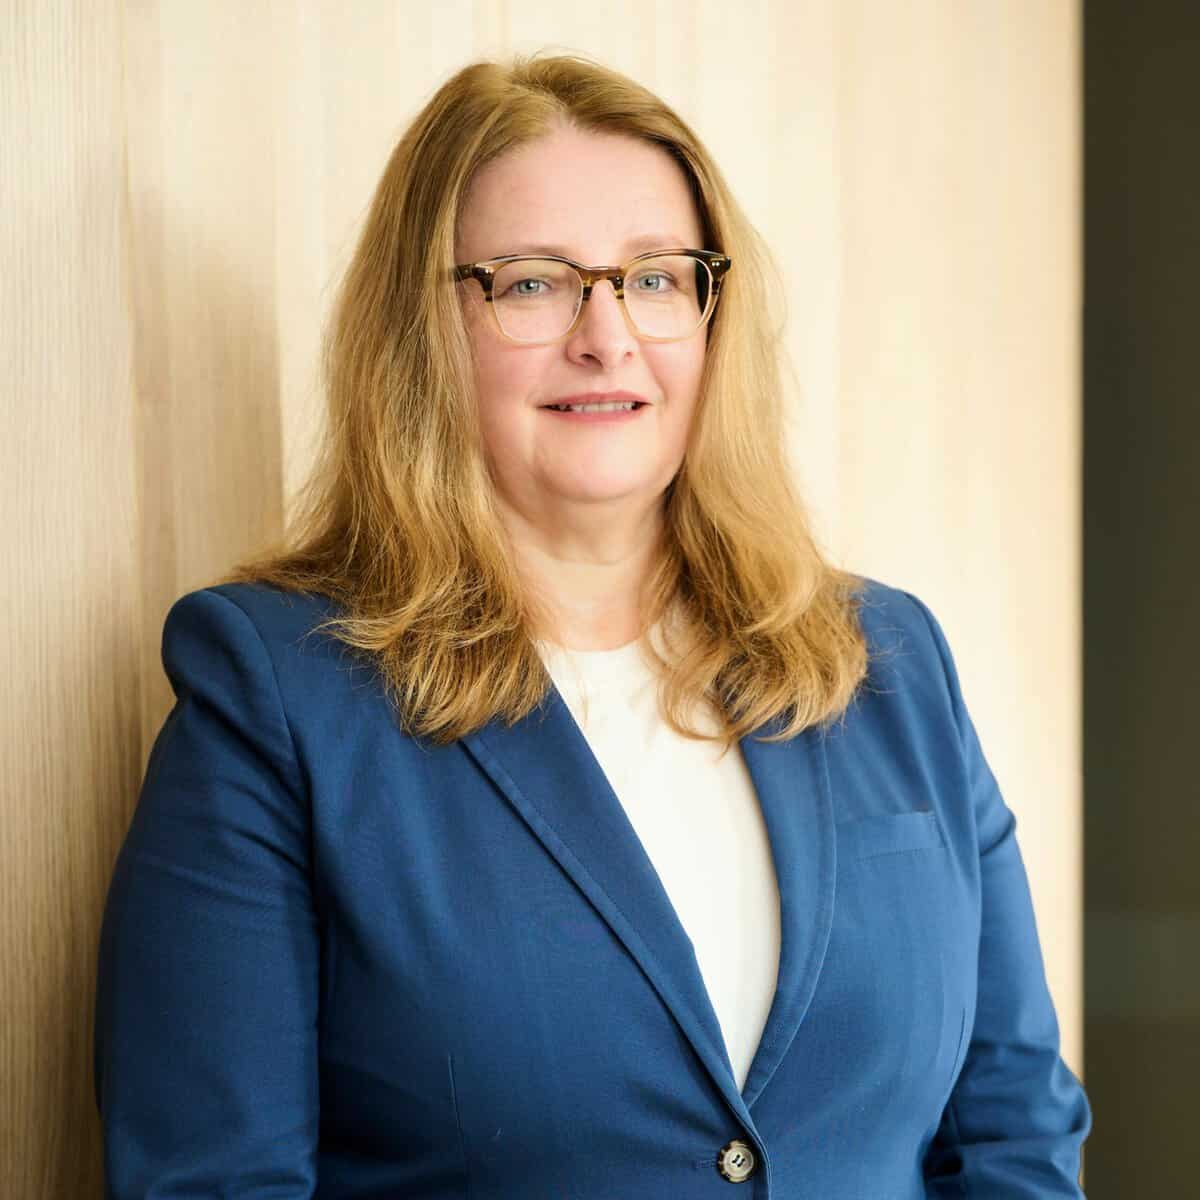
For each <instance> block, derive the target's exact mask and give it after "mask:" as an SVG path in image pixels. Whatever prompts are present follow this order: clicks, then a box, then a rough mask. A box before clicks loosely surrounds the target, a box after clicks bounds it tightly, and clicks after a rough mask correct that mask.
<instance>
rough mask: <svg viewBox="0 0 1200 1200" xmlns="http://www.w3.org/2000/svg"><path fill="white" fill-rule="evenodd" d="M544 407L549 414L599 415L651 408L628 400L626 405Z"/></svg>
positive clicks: (544, 405) (643, 402)
mask: <svg viewBox="0 0 1200 1200" xmlns="http://www.w3.org/2000/svg"><path fill="white" fill-rule="evenodd" d="M542 407H543V408H544V409H546V410H547V411H549V412H574V413H597V412H637V410H638V409H639V408H649V407H650V406H649V404H647V403H646V402H645V401H642V400H628V401H625V402H624V403H613V404H579V405H575V404H543V405H542Z"/></svg>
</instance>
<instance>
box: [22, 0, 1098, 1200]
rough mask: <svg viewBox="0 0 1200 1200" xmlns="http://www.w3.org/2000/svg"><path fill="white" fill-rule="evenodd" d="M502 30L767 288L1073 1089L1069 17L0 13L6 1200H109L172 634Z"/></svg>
mask: <svg viewBox="0 0 1200 1200" xmlns="http://www.w3.org/2000/svg"><path fill="white" fill-rule="evenodd" d="M535 47H550V48H560V49H564V50H579V51H583V52H585V53H587V54H591V55H593V56H596V57H599V58H601V59H603V60H604V61H606V62H608V63H610V64H611V65H613V66H615V67H617V68H619V69H622V70H625V71H627V72H629V73H630V74H632V75H634V76H635V77H636V78H639V79H640V80H642V81H643V82H645V83H646V84H648V85H649V86H651V87H652V88H654V89H656V90H657V91H658V92H660V94H662V95H663V96H664V97H665V98H666V99H667V100H668V101H670V102H671V103H673V104H674V105H675V106H676V107H677V108H678V109H679V110H680V112H681V113H682V114H683V115H684V117H685V118H686V119H687V120H688V121H689V122H691V123H692V124H693V125H694V126H695V127H696V128H697V129H698V130H699V132H700V133H701V135H702V136H703V137H704V138H705V139H706V140H707V142H708V143H709V145H710V146H711V148H712V149H713V151H714V152H715V154H716V156H717V158H718V161H720V162H721V164H722V166H723V169H724V170H725V171H726V173H727V175H728V177H729V178H730V179H731V180H732V181H733V182H734V187H735V190H736V192H737V193H738V195H739V198H740V200H741V201H742V203H743V204H744V205H745V206H746V208H747V209H748V211H749V212H750V214H751V216H752V218H753V219H754V220H755V222H756V223H757V224H758V226H759V227H760V229H761V230H762V231H763V233H764V234H765V235H766V236H767V238H768V240H769V241H770V243H771V245H772V246H773V247H774V249H775V251H776V253H777V255H778V257H779V260H780V263H781V264H782V265H784V266H785V267H786V269H787V272H788V274H789V276H790V278H791V280H792V282H793V290H792V293H791V296H790V300H789V313H790V317H789V320H790V326H789V329H790V335H789V347H790V353H791V357H792V361H793V364H794V377H795V379H794V391H793V395H792V401H793V409H792V412H793V413H794V417H795V420H794V426H793V431H792V436H793V439H794V452H795V460H796V463H797V469H798V471H799V473H800V475H801V477H802V487H803V489H804V491H805V493H806V495H807V496H808V497H809V500H810V503H811V504H812V506H813V510H814V512H815V514H816V516H817V518H818V523H819V529H820V531H821V534H822V536H823V537H824V540H825V543H826V545H827V546H828V548H829V549H830V551H831V552H832V553H833V554H834V555H835V557H836V558H838V559H839V560H840V561H842V562H843V563H845V564H846V565H848V566H850V567H852V568H854V569H857V570H861V571H864V572H866V573H868V574H872V575H875V576H877V577H879V578H882V579H884V580H886V581H888V582H891V583H896V584H899V585H902V586H905V587H908V588H910V589H912V590H916V591H917V592H918V593H919V594H920V595H922V597H923V598H924V599H926V600H927V601H928V602H929V603H930V604H931V605H932V606H933V608H934V611H935V612H936V613H937V614H938V615H939V617H940V618H941V619H942V621H943V624H944V625H945V627H946V630H947V633H948V635H949V637H950V640H951V645H952V646H953V647H954V649H955V651H956V654H957V656H958V660H959V664H960V669H961V672H962V676H963V683H964V688H965V691H966V694H967V699H968V702H969V703H970V705H971V707H972V709H973V712H974V715H975V719H976V723H977V725H978V726H979V728H980V732H981V735H982V738H983V742H984V746H985V749H986V750H987V752H988V755H989V757H990V759H991V761H992V764H993V767H994V769H995V771H996V773H997V775H998V777H999V779H1000V781H1001V784H1002V785H1003V787H1004V789H1005V793H1006V796H1007V799H1008V801H1009V803H1010V805H1011V806H1012V808H1013V809H1014V810H1015V811H1016V813H1017V815H1018V819H1019V825H1020V835H1021V839H1022V844H1023V848H1024V852H1025V855H1026V860H1027V863H1028V866H1029V871H1030V875H1031V878H1032V883H1033V888H1034V894H1035V903H1036V906H1037V912H1038V918H1039V923H1040V928H1041V931H1042V938H1043V944H1044V949H1045V954H1046V958H1047V966H1048V973H1049V976H1050V981H1051V987H1052V990H1053V992H1054V995H1055V998H1056V1001H1057V1003H1058V1007H1059V1012H1060V1017H1061V1021H1062V1025H1063V1031H1064V1044H1065V1052H1066V1057H1067V1059H1068V1061H1069V1062H1070V1063H1071V1065H1072V1066H1073V1067H1074V1068H1075V1069H1076V1070H1077V1071H1080V1072H1081V1071H1082V1063H1081V1061H1080V1039H1081V1033H1080V1031H1081V1001H1080V987H1079V983H1080V944H1081V932H1080V870H1079V859H1080V835H1079V830H1080V805H1081V783H1080V699H1079V697H1080V678H1079V674H1080V673H1079V661H1080V619H1079V603H1080V595H1079V591H1080V573H1079V565H1078V560H1079V512H1078V509H1079V467H1078V460H1079V454H1080V428H1079V425H1080V419H1079V413H1080V403H1079V367H1078V357H1079V296H1080V284H1079V273H1080V272H1079V252H1078V242H1079V149H1078V143H1079V118H1078V108H1079V78H1078V76H1079V58H1080V52H1079V17H1078V13H1077V6H1076V5H1075V4H1074V3H1069V2H1068V0H1049V2H1048V0H979V2H978V3H972V4H969V5H968V4H962V3H959V2H958V0H911V2H910V3H906V4H904V5H895V4H890V3H885V2H884V0H805V2H796V0H745V2H744V3H740V4H738V5H737V6H732V5H730V4H729V3H728V0H658V2H656V3H652V4H651V3H645V2H644V0H622V2H619V3H607V4H603V3H594V2H593V0H566V2H563V0H439V2H438V3H437V4H428V3H425V2H423V0H422V2H420V3H418V2H416V0H410V2H407V3H406V2H395V0H392V2H384V0H356V3H354V4H352V5H346V4H335V3H333V2H332V0H274V2H271V0H254V2H247V0H207V2H206V3H204V4H195V3H189V2H187V0H125V2H124V3H122V2H121V0H6V2H5V3H3V4H0V248H2V252H0V262H2V264H3V271H0V329H2V330H3V333H2V334H0V381H2V382H0V388H2V389H3V391H2V393H0V395H2V397H3V414H4V437H3V438H2V439H0V498H2V501H3V515H4V520H3V538H4V543H3V550H4V560H5V563H6V566H7V569H8V571H9V579H10V582H9V586H8V588H7V589H6V603H5V619H4V621H3V626H2V632H0V638H2V639H3V643H2V644H3V646H4V650H5V654H4V669H3V671H0V719H2V721H3V725H2V726H0V728H2V730H3V732H2V734H0V739H2V740H0V762H2V768H0V769H2V771H3V774H2V776H0V778H2V779H3V785H4V786H3V801H4V821H3V826H2V827H0V828H2V830H3V836H2V838H0V962H2V963H3V964H4V965H3V972H4V974H3V984H2V987H3V1001H4V1007H3V1013H4V1019H3V1021H2V1022H0V1077H2V1080H3V1090H2V1092H0V1193H2V1194H3V1195H5V1196H6V1197H13V1200H26V1198H29V1200H33V1198H38V1200H41V1198H43V1197H45V1198H54V1200H57V1198H58V1197H64V1196H71V1197H86V1196H99V1195H100V1194H101V1156H100V1142H99V1128H98V1119H97V1117H96V1114H95V1106H94V1101H93V1098H92V1090H91V1089H92V1080H91V1020H92V1013H91V1002H92V987H93V981H94V966H95V952H96V944H97V934H98V928H99V917H100V910H101V905H102V902H103V897H104V893H105V889H106V887H107V883H108V877H109V872H110V870H111V867H112V862H113V858H114V856H115V853H116V850H117V847H118V845H119V842H120V839H121V837H122V835H123V832H124V830H125V827H126V825H127V823H128V820H129V817H130V814H131V812H132V808H133V805H134V802H135V800H136V796H137V789H138V784H139V781H140V777H141V772H142V769H143V765H144V762H145V759H146V755H147V754H148V752H149V747H150V743H151V741H152V740H153V737H154V734H155V732H156V731H157V728H158V726H159V725H160V723H161V721H162V719H163V717H164V716H165V714H166V712H167V710H168V708H169V706H170V700H171V694H170V689H169V687H168V685H167V682H166V680H165V678H164V677H163V675H162V670H161V666H160V664H159V660H158V645H159V637H160V634H161V628H162V620H163V617H164V616H165V613H166V610H167V608H168V607H169V605H170V603H171V602H172V601H173V600H174V599H175V598H176V597H177V596H178V595H180V594H181V593H182V592H184V591H186V590H189V589H190V588H192V587H195V586H199V585H201V584H203V583H205V582H208V581H209V580H210V579H211V578H213V577H214V576H216V575H217V574H219V573H220V572H221V571H222V570H224V569H225V568H226V567H227V566H228V565H229V564H230V563H231V562H232V561H233V560H234V559H235V558H236V557H237V556H239V555H240V554H242V553H243V552H244V551H246V550H248V549H249V548H250V547H251V546H252V545H254V544H256V543H257V542H258V541H259V540H260V539H262V538H264V537H266V536H267V535H269V534H271V533H272V532H274V531H275V530H277V529H278V527H279V524H280V521H281V519H282V515H283V513H284V511H285V508H286V504H287V502H288V497H289V495H290V494H291V491H292V489H293V488H294V487H295V485H296V483H297V481H298V480H299V478H300V476H301V474H302V472H303V470H304V466H305V463H306V461H307V458H308V455H309V454H310V453H311V438H312V431H313V428H314V424H313V422H314V415H315V412H316V408H317V405H318V403H319V397H318V392H317V387H316V374H315V368H316V349H317V341H318V336H319V328H320V322H321V320H322V318H323V316H324V313H325V311H326V308H327V303H328V299H329V293H330V287H331V284H332V283H333V281H334V280H335V279H336V276H337V273H338V271H339V270H340V268H341V266H342V265H343V264H344V263H345V261H346V258H347V256H348V254H349V251H350V248H351V246H352V243H353V238H354V235H355V232H356V229H357V226H358V222H359V221H360V219H361V217H362V215H363V212H364V210H365V206H366V204H367V202H368V199H369V196H370V193H371V189H372V187H373V185H374V182H375V180H376V179H377V177H378V175H379V172H380V171H381V169H382V167H383V164H384V161H385V159H386V156H387V154H388V151H389V149H390V147H391V146H392V144H393V143H394V140H395V139H396V137H397V135H398V133H399V131H400V130H401V129H402V128H403V126H404V124H405V123H406V121H407V120H408V119H409V117H410V116H411V115H412V114H413V113H414V112H415V110H416V109H417V108H418V107H419V106H420V104H421V103H422V102H423V101H424V99H425V98H427V97H428V95H429V94H430V93H431V92H432V91H433V90H434V89H435V88H436V87H437V86H438V84H439V83H440V82H441V81H442V80H443V79H444V78H446V77H447V76H448V75H449V74H450V73H451V72H453V71H454V70H456V69H457V68H458V67H459V66H462V65H464V64H465V63H466V62H467V61H468V60H470V59H471V58H473V57H476V56H479V55H486V54H489V53H503V52H506V51H510V50H529V49H533V48H535Z"/></svg>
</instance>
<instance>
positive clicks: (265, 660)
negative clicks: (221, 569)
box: [161, 583, 366, 696]
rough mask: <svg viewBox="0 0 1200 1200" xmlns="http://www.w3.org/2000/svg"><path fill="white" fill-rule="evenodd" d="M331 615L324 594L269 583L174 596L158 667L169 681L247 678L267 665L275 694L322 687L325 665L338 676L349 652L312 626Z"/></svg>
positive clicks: (218, 586)
mask: <svg viewBox="0 0 1200 1200" xmlns="http://www.w3.org/2000/svg"><path fill="white" fill-rule="evenodd" d="M339 615H340V610H339V608H338V606H337V605H336V603H335V602H334V601H333V600H331V599H330V598H329V597H328V596H325V595H320V594H315V593H301V592H292V591H285V590H283V589H282V588H279V587H276V586H274V585H271V584H263V583H221V584H214V585H212V586H210V587H203V588H197V589H195V590H193V591H189V592H185V593H184V594H183V595H181V596H180V597H179V598H178V599H177V600H176V601H175V602H174V603H173V604H172V605H171V607H170V609H169V611H168V612H167V615H166V619H165V621H164V623H163V633H162V646H161V653H162V662H163V667H164V669H165V670H166V672H167V675H168V676H169V677H171V678H174V677H175V676H176V675H177V674H179V673H187V672H189V671H193V670H196V669H201V670H208V671H214V670H217V671H219V670H221V668H222V666H224V668H225V669H226V670H229V671H232V672H233V673H234V674H242V673H253V672H254V671H255V670H261V669H262V668H264V667H266V666H267V664H269V666H270V673H271V674H273V675H274V676H275V679H276V682H277V684H278V686H279V688H280V691H281V692H282V693H284V694H285V695H287V694H292V695H300V696H302V695H304V694H305V692H306V690H307V689H309V688H312V687H314V686H317V684H318V683H320V684H321V685H322V687H323V686H324V685H325V683H326V682H327V680H328V677H329V665H330V663H333V664H335V665H338V666H339V667H341V668H342V670H345V668H346V666H347V664H349V665H350V666H353V665H354V661H353V657H357V656H356V653H355V652H354V651H353V650H352V649H351V648H350V647H348V646H347V645H346V644H345V643H344V642H341V641H340V640H338V639H337V638H336V637H335V636H334V635H333V633H332V632H329V631H326V630H323V629H321V628H320V627H321V625H322V623H323V622H325V621H327V620H329V619H330V618H332V617H336V616H339ZM352 656H353V657H352ZM361 665H364V666H365V665H366V664H365V663H361Z"/></svg>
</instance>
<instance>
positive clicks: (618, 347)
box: [568, 279, 637, 362]
mask: <svg viewBox="0 0 1200 1200" xmlns="http://www.w3.org/2000/svg"><path fill="white" fill-rule="evenodd" d="M636 342H637V338H635V337H634V335H633V333H632V331H631V330H630V328H629V326H628V325H627V324H626V322H625V317H624V314H623V313H622V312H621V304H620V301H618V300H617V293H616V289H615V287H614V286H613V281H612V280H611V279H601V280H598V281H597V282H596V283H595V284H594V285H593V287H592V294H591V297H590V298H589V299H588V301H587V303H585V304H584V306H583V315H582V316H581V317H580V320H579V327H578V328H577V329H576V330H575V332H574V333H573V334H572V335H571V337H570V338H569V339H568V348H569V350H570V353H571V354H572V355H576V354H590V355H592V356H593V357H596V358H599V359H601V360H602V361H604V362H615V361H617V360H618V359H619V358H620V356H621V355H623V354H626V353H628V352H629V351H630V350H631V349H632V348H633V346H634V345H635V344H636Z"/></svg>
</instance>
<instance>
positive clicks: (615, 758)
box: [538, 629, 780, 1090]
mask: <svg viewBox="0 0 1200 1200" xmlns="http://www.w3.org/2000/svg"><path fill="white" fill-rule="evenodd" d="M653 636H654V638H655V645H656V647H659V648H660V652H661V647H662V642H661V639H660V638H659V637H658V629H655V630H654V631H653ZM538 649H539V652H540V653H541V656H542V659H543V661H544V662H545V664H546V669H547V670H548V671H549V673H550V676H551V678H552V679H553V680H554V683H555V686H556V687H557V688H558V690H559V692H560V693H561V695H562V698H563V700H564V701H565V703H566V705H567V707H568V709H569V710H570V712H571V715H572V716H573V717H574V718H575V723H576V724H577V725H578V726H579V728H580V730H581V731H582V733H583V734H584V736H585V737H586V738H587V741H588V744H589V746H590V747H591V750H592V753H593V755H594V756H595V758H596V760H597V762H598V763H599V764H600V766H601V768H602V769H603V771H604V774H605V776H606V777H607V779H608V782H609V784H610V786H611V787H612V790H613V791H614V792H615V793H616V796H617V798H618V799H619V800H620V802H621V804H622V805H623V807H624V809H625V812H626V814H627V815H628V817H629V821H630V823H631V824H632V825H633V827H634V829H635V830H636V832H637V835H638V837H639V838H640V840H641V843H642V845H643V847H644V848H645V851H646V854H647V856H648V857H649V858H650V861H651V862H652V863H653V864H654V867H655V870H656V871H657V873H658V877H659V879H660V880H661V881H662V884H663V888H664V889H665V891H666V893H667V896H668V897H669V898H670V900H671V903H672V904H673V905H674V908H675V912H676V914H677V915H678V917H679V921H680V924H682V925H683V928H684V929H685V930H686V931H687V934H688V936H689V937H690V938H691V940H692V944H693V946H694V947H695V951H696V959H697V962H698V964H699V967H700V973H701V975H702V976H703V978H704V982H705V986H706V987H707V989H708V994H709V999H710V1000H711V1002H712V1006H713V1011H714V1012H715V1013H716V1016H717V1020H718V1022H719V1023H720V1026H721V1031H722V1033H723V1035H724V1038H725V1046H726V1049H727V1050H728V1052H729V1059H730V1063H731V1065H732V1067H733V1073H734V1078H735V1079H736V1080H737V1086H738V1089H739V1090H741V1089H742V1088H743V1087H744V1085H745V1082H746V1075H747V1073H748V1072H749V1070H750V1063H751V1061H752V1060H753V1058H754V1052H755V1051H756V1050H757V1049H758V1043H759V1041H760V1039H761V1037H762V1031H763V1026H764V1025H765V1024H766V1021H767V1014H768V1012H769V1011H770V1008H771V1001H772V999H773V998H774V995H775V985H776V979H777V975H778V970H779V944H780V935H779V889H778V886H777V883H776V879H775V865H774V861H773V860H772V857H771V847H770V841H769V839H768V835H767V829H766V825H765V823H764V821H763V817H762V811H761V809H760V807H759V803H758V797H757V795H756V793H755V791H754V784H753V782H752V780H751V778H750V773H749V771H748V770H747V769H746V764H745V760H744V759H743V757H742V753H741V749H740V748H739V747H738V746H737V745H736V744H735V745H734V746H733V747H732V748H731V749H730V750H729V752H728V753H727V754H726V755H725V757H724V758H723V759H722V760H721V761H720V762H718V761H717V759H718V756H719V755H720V752H721V744H720V743H717V742H702V741H696V740H691V739H688V738H685V737H681V736H680V735H679V734H677V733H676V732H675V731H674V730H673V729H671V727H670V726H669V725H667V724H666V723H665V721H663V719H662V717H661V716H660V715H659V712H658V704H657V695H656V686H655V680H654V678H653V676H652V675H651V673H650V667H649V665H648V664H647V663H646V662H644V661H643V659H642V655H641V653H640V651H639V649H638V644H637V642H630V643H629V644H627V645H625V646H621V647H620V648H619V649H616V650H568V649H566V648H565V647H562V646H559V645H555V644H552V643H548V642H539V643H538ZM697 724H699V725H700V727H701V728H703V729H704V731H705V732H715V731H716V729H717V727H718V726H717V724H716V717H715V714H714V713H713V711H712V708H711V706H708V705H706V707H705V709H704V710H703V712H702V714H701V720H700V721H699V722H697Z"/></svg>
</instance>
